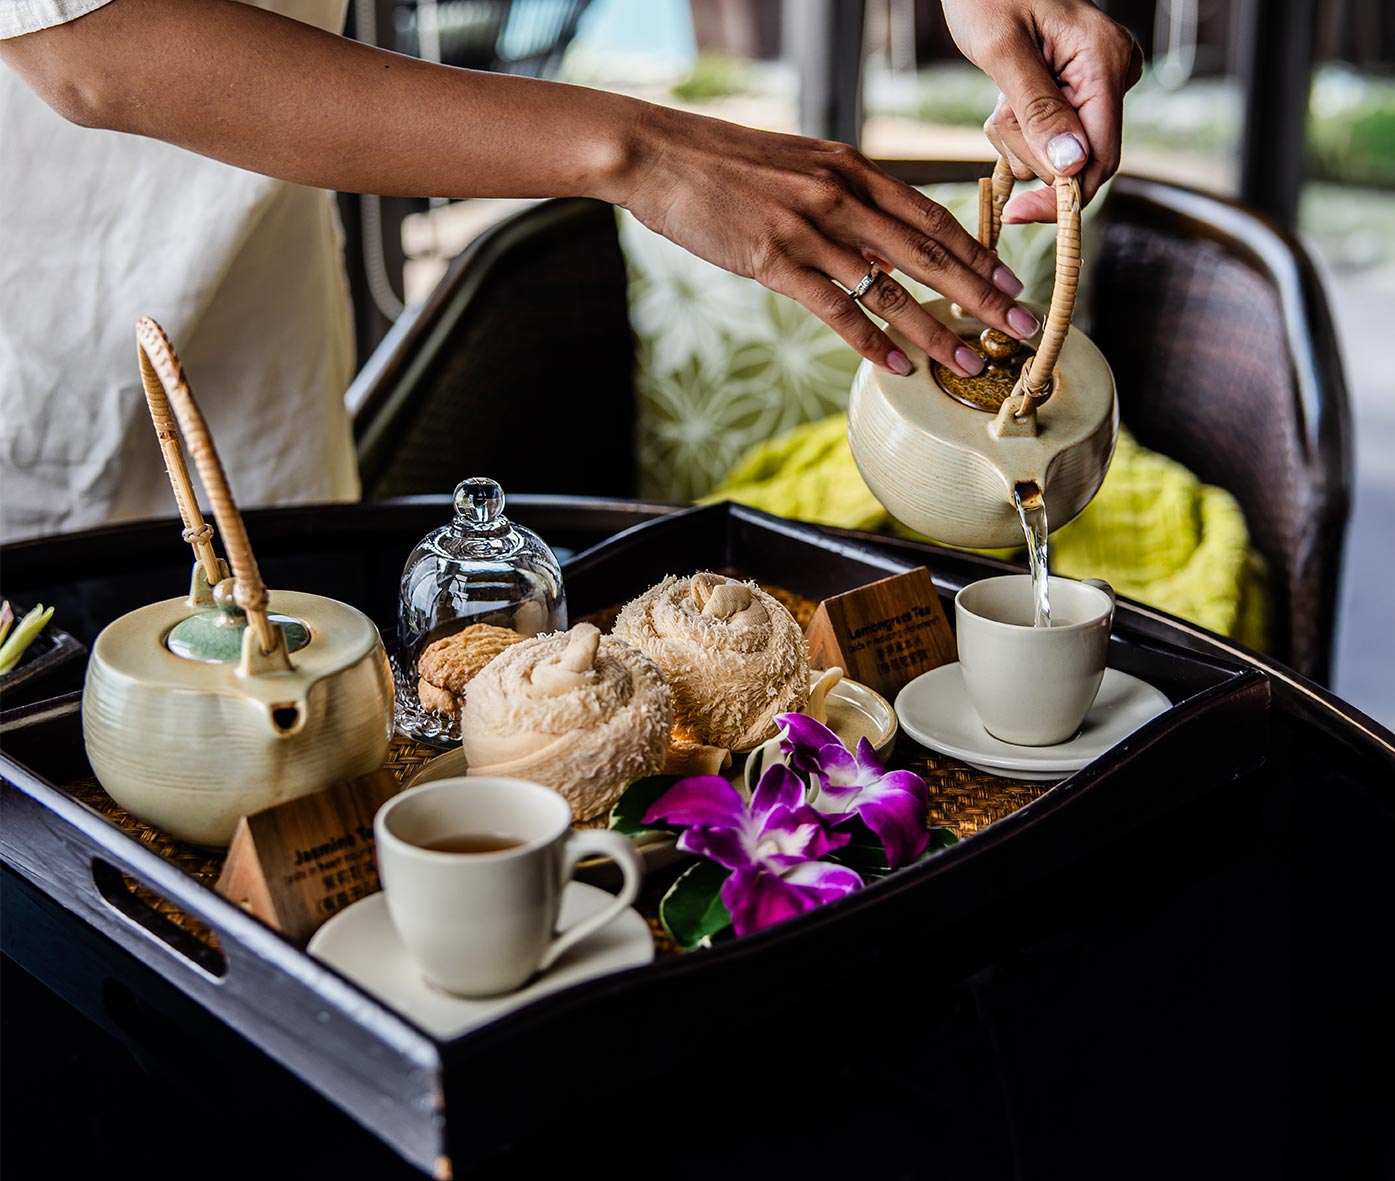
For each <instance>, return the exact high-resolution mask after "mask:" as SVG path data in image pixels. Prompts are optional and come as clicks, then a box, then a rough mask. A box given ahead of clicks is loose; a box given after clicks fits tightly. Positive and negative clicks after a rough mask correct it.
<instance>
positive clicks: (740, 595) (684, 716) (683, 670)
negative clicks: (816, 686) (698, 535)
mask: <svg viewBox="0 0 1395 1181" xmlns="http://www.w3.org/2000/svg"><path fill="white" fill-rule="evenodd" d="M614 635H616V636H618V637H619V638H620V639H622V640H624V641H626V642H627V643H629V644H633V645H634V646H635V647H636V648H638V649H639V650H640V651H641V652H644V653H646V654H647V655H649V656H651V657H653V659H654V661H655V663H657V664H658V666H659V668H660V669H662V670H663V674H664V677H665V678H666V679H667V680H668V683H669V686H670V688H671V689H672V690H673V713H674V736H675V738H676V739H679V740H686V741H689V742H696V743H703V744H706V745H709V746H715V747H723V748H725V749H727V750H732V751H747V750H751V749H752V748H753V747H756V746H759V745H760V744H761V743H762V742H764V741H765V740H766V739H768V738H770V737H772V736H773V735H774V734H775V732H776V730H777V729H778V727H777V726H776V724H775V718H776V716H777V715H779V714H782V713H790V712H797V711H799V710H802V709H803V708H804V707H805V705H806V704H807V703H808V701H809V647H808V645H807V644H806V643H805V640H804V633H803V632H802V631H801V630H800V627H799V624H798V623H796V622H795V619H794V616H793V615H791V614H790V613H789V610H788V609H787V608H786V607H785V606H784V605H783V604H781V603H780V601H779V600H778V599H776V598H774V597H773V596H771V595H769V594H767V593H766V592H765V591H763V590H761V589H760V587H758V586H756V585H755V584H754V583H750V582H738V581H736V580H734V579H730V578H724V577H723V576H722V575H720V574H709V573H702V574H694V575H693V576H692V577H691V578H665V579H664V580H663V582H661V583H659V584H658V585H657V586H653V587H650V588H649V590H647V591H645V592H644V594H642V595H640V596H639V598H637V599H635V600H633V601H632V602H630V603H627V604H626V605H625V607H624V608H623V609H622V610H621V612H620V615H619V618H617V619H616V621H615V630H614Z"/></svg>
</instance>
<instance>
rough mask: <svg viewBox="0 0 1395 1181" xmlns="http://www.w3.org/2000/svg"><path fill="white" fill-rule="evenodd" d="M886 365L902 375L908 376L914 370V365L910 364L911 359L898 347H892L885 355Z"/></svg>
mask: <svg viewBox="0 0 1395 1181" xmlns="http://www.w3.org/2000/svg"><path fill="white" fill-rule="evenodd" d="M886 367H887V368H888V369H890V370H891V371H892V372H893V373H899V374H900V375H901V376H902V377H910V375H911V374H912V373H914V372H915V366H914V365H912V364H911V359H910V358H909V357H908V356H906V354H905V353H903V352H902V351H901V350H900V349H892V350H891V352H889V353H887V355H886Z"/></svg>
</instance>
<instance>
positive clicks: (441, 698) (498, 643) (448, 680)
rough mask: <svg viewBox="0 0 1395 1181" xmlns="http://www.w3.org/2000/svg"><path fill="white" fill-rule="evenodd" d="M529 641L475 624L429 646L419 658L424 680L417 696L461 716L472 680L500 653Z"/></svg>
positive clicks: (431, 706)
mask: <svg viewBox="0 0 1395 1181" xmlns="http://www.w3.org/2000/svg"><path fill="white" fill-rule="evenodd" d="M525 639H527V637H526V636H521V635H519V634H518V633H517V632H515V631H510V630H509V629H508V628H506V627H494V626H492V625H491V624H488V623H472V624H471V625H470V626H469V627H467V628H464V629H462V630H461V631H458V632H456V633H454V634H453V635H449V636H446V637H445V638H444V639H441V640H437V641H436V642H435V643H433V644H428V645H427V646H426V649H425V650H424V651H423V652H422V654H421V656H420V657H418V659H417V674H418V676H419V677H420V678H421V680H420V682H419V683H418V686H417V697H418V698H419V699H420V701H421V704H422V705H423V706H424V707H425V708H427V709H434V710H437V711H438V712H440V713H446V714H450V715H451V716H455V715H457V714H459V712H460V701H461V698H462V697H463V696H464V693H465V686H466V685H467V684H469V682H470V680H471V679H472V678H473V677H474V676H476V674H478V673H479V671H480V670H481V669H482V668H484V666H485V665H487V664H488V663H489V662H490V661H491V660H493V659H494V658H495V657H496V656H498V655H499V653H500V652H503V651H504V650H505V649H506V648H511V647H512V646H513V645H514V644H517V643H519V642H520V641H522V640H525ZM447 698H449V701H448V700H447Z"/></svg>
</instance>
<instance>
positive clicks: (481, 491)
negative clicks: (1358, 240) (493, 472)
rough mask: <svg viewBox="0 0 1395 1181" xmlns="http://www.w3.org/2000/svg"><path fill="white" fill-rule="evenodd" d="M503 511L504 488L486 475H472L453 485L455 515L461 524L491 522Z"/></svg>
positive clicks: (478, 524)
mask: <svg viewBox="0 0 1395 1181" xmlns="http://www.w3.org/2000/svg"><path fill="white" fill-rule="evenodd" d="M503 512H504V490H503V489H502V488H500V487H499V485H498V484H497V483H495V481H493V480H491V479H490V478H489V477H488V476H472V477H471V478H470V479H468V480H461V481H460V483H459V484H457V485H456V486H455V515H456V517H457V518H460V519H461V520H460V523H461V524H468V525H470V526H472V527H475V528H478V527H479V526H481V525H490V524H493V523H494V522H495V521H496V520H498V519H499V517H500V516H502V515H503Z"/></svg>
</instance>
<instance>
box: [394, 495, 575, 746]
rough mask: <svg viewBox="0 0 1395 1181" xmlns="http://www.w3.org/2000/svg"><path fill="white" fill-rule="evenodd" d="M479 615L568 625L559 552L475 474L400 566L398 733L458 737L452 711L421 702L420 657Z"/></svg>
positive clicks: (539, 627)
mask: <svg viewBox="0 0 1395 1181" xmlns="http://www.w3.org/2000/svg"><path fill="white" fill-rule="evenodd" d="M476 623H485V624H489V625H491V626H493V627H503V628H508V629H510V630H512V631H515V632H518V633H519V634H520V635H523V636H536V635H542V634H543V633H545V632H553V631H559V630H562V629H564V628H566V626H567V599H566V592H565V590H564V589H563V586H562V570H561V567H560V565H559V563H558V561H557V556H556V555H555V554H554V553H553V552H552V550H551V549H550V548H549V547H548V545H547V543H546V542H544V541H543V539H542V538H541V537H539V536H538V535H537V534H536V533H534V532H533V531H532V530H531V529H525V528H524V527H523V526H521V525H517V524H514V523H513V522H512V521H510V520H509V519H508V518H507V517H506V516H505V515H504V493H503V489H501V488H500V487H499V485H498V484H497V483H495V482H494V481H493V480H491V479H488V478H486V477H480V476H476V477H472V478H471V479H468V480H462V481H461V482H460V484H459V485H457V486H456V489H455V516H454V518H453V519H452V520H451V521H449V522H447V523H446V524H444V525H442V526H440V527H439V528H437V529H433V530H432V531H431V532H430V533H428V534H427V535H426V536H425V537H423V538H422V539H421V541H420V542H418V543H417V546H416V548H415V549H413V550H412V552H411V555H410V556H409V557H408V558H407V563H406V565H405V566H404V567H403V570H402V582H401V585H400V587H399V592H398V601H397V653H396V657H395V659H394V666H395V671H396V674H397V675H396V680H397V726H398V729H399V730H401V731H402V732H403V733H405V734H408V735H410V736H411V737H413V738H418V739H421V740H424V741H428V742H434V743H437V744H443V743H452V742H456V741H458V740H459V738H460V731H459V723H458V721H457V720H456V719H455V718H453V717H450V716H449V715H447V714H443V713H437V712H435V711H433V710H429V709H425V708H423V707H422V705H421V703H420V701H419V699H418V695H417V660H418V658H419V657H420V656H421V654H422V652H423V651H424V650H425V649H426V648H427V646H428V645H430V644H432V643H434V642H435V641H437V640H440V639H444V638H445V637H446V636H449V635H452V634H454V633H455V632H458V631H462V630H463V629H465V628H466V627H469V626H470V625H471V624H476Z"/></svg>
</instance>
